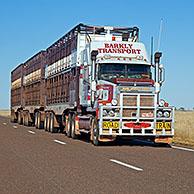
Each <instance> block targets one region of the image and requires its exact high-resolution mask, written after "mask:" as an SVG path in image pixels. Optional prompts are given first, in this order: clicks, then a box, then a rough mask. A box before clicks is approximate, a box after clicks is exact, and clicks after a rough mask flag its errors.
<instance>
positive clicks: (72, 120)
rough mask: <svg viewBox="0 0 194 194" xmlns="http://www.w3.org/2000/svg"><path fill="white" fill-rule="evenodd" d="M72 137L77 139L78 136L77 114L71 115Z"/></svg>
mask: <svg viewBox="0 0 194 194" xmlns="http://www.w3.org/2000/svg"><path fill="white" fill-rule="evenodd" d="M71 137H72V139H77V138H78V136H77V135H76V134H75V114H73V115H72V117H71Z"/></svg>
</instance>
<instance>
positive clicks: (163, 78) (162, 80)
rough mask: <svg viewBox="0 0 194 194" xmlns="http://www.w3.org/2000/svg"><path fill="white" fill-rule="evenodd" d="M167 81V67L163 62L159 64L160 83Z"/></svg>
mask: <svg viewBox="0 0 194 194" xmlns="http://www.w3.org/2000/svg"><path fill="white" fill-rule="evenodd" d="M164 81H165V69H164V66H163V65H162V64H160V65H159V83H160V84H161V85H162V84H163V83H164Z"/></svg>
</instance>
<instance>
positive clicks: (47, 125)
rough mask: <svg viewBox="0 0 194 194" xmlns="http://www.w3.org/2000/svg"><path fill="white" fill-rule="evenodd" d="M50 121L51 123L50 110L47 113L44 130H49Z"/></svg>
mask: <svg viewBox="0 0 194 194" xmlns="http://www.w3.org/2000/svg"><path fill="white" fill-rule="evenodd" d="M50 123H51V116H50V112H49V113H48V114H47V124H46V130H47V131H48V132H50Z"/></svg>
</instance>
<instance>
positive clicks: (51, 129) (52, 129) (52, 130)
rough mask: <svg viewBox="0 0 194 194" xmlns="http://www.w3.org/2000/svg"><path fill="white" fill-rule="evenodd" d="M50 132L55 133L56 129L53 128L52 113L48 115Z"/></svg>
mask: <svg viewBox="0 0 194 194" xmlns="http://www.w3.org/2000/svg"><path fill="white" fill-rule="evenodd" d="M50 132H51V133H55V132H56V129H55V127H54V113H53V112H51V113H50Z"/></svg>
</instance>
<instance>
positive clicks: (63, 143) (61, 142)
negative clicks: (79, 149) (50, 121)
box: [54, 139, 66, 145]
mask: <svg viewBox="0 0 194 194" xmlns="http://www.w3.org/2000/svg"><path fill="white" fill-rule="evenodd" d="M54 142H56V143H60V144H62V145H65V144H66V143H65V142H63V141H59V140H57V139H55V140H54Z"/></svg>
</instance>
